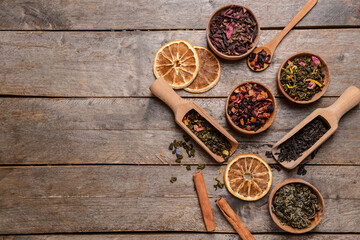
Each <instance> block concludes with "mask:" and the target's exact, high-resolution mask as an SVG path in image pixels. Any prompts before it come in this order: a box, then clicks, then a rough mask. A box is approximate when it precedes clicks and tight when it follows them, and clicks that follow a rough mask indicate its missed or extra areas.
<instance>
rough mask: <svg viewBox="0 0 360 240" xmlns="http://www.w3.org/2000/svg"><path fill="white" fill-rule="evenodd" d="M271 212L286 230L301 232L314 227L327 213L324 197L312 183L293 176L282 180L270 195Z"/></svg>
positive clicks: (273, 217)
mask: <svg viewBox="0 0 360 240" xmlns="http://www.w3.org/2000/svg"><path fill="white" fill-rule="evenodd" d="M269 212H270V215H271V218H272V219H273V220H274V222H275V223H276V224H277V225H278V226H279V227H280V228H281V229H283V230H284V231H287V232H290V233H295V234H300V233H306V232H308V231H311V230H312V229H314V228H315V227H316V226H317V225H318V224H319V223H320V220H321V218H322V217H323V216H324V213H325V204H324V199H323V197H322V196H321V194H320V192H319V191H318V190H317V189H316V188H315V187H314V186H313V185H311V184H310V183H308V182H306V181H304V180H302V179H298V178H291V179H287V180H284V181H282V182H280V183H279V184H278V185H276V186H275V187H274V189H273V190H272V191H271V193H270V195H269Z"/></svg>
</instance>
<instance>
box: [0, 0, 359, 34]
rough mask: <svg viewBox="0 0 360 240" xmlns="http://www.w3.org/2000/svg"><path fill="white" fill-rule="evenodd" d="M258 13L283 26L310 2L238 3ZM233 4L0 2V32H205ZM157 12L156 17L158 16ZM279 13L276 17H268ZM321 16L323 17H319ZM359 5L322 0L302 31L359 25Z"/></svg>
mask: <svg viewBox="0 0 360 240" xmlns="http://www.w3.org/2000/svg"><path fill="white" fill-rule="evenodd" d="M234 3H238V4H242V5H244V6H247V7H249V8H250V9H252V11H254V13H255V15H256V16H257V17H258V18H259V21H260V26H261V27H284V26H285V25H286V24H287V23H288V22H289V21H290V20H291V19H292V18H293V17H294V16H295V14H296V13H297V12H298V11H299V10H300V9H301V7H302V6H303V5H304V4H305V3H306V0H301V1H286V0H280V1H264V2H261V3H259V2H255V1H251V0H244V1H234ZM227 4H229V2H228V1H225V0H221V1H206V0H201V1H192V0H183V1H170V2H169V1H164V0H161V1H150V0H136V1H116V0H110V1H105V2H98V1H89V0H81V1H74V0H66V1H61V0H55V1H46V0H41V1H35V0H30V1H25V0H12V1H0V18H1V19H2V21H1V23H0V29H5V30H10V29H11V30H13V29H16V30H22V29H25V30H35V29H50V30H77V29H81V30H94V29H95V30H103V29H117V30H120V29H205V26H206V23H207V21H208V18H209V17H210V15H211V14H212V13H213V12H214V11H215V10H216V9H217V8H219V7H221V6H223V5H227ZM154 12H156V15H155V16H154ZM269 13H276V14H269ZM318 16H321V18H320V17H318ZM359 25H360V14H359V2H358V1H356V0H346V1H338V0H319V2H318V4H317V5H316V6H315V8H314V9H313V10H312V11H311V12H310V13H309V14H308V15H307V16H306V18H305V19H304V20H302V21H301V22H300V23H299V25H298V26H302V27H307V26H359Z"/></svg>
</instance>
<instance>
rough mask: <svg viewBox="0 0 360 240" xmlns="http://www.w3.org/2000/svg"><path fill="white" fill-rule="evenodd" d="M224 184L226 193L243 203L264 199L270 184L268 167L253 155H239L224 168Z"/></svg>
mask: <svg viewBox="0 0 360 240" xmlns="http://www.w3.org/2000/svg"><path fill="white" fill-rule="evenodd" d="M224 182H225V185H226V188H227V189H228V191H229V192H230V193H231V194H232V195H234V196H235V197H237V198H239V199H242V200H245V201H256V200H258V199H260V198H262V197H264V196H265V195H266V194H267V193H268V191H269V190H270V187H271V184H272V173H271V169H270V167H269V165H268V164H267V163H266V162H265V161H264V160H263V159H261V158H260V157H259V156H258V155H255V154H250V153H247V154H240V155H238V156H236V157H234V158H233V159H232V160H231V161H230V162H229V163H228V164H227V166H226V169H225V173H224Z"/></svg>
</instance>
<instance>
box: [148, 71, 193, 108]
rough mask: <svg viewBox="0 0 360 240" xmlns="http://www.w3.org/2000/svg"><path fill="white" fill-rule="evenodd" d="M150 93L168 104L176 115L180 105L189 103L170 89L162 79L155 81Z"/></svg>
mask: <svg viewBox="0 0 360 240" xmlns="http://www.w3.org/2000/svg"><path fill="white" fill-rule="evenodd" d="M150 91H151V92H152V93H153V94H154V95H155V96H156V97H158V98H160V99H161V100H162V101H163V102H164V103H166V104H167V105H168V106H169V107H170V108H171V109H172V110H173V112H174V113H176V112H177V110H178V108H179V106H180V105H182V104H184V103H186V102H187V101H186V100H184V99H182V98H181V97H180V96H179V95H177V94H176V92H175V91H174V90H173V89H172V88H171V87H170V85H169V84H168V83H167V82H166V81H165V79H163V78H162V77H160V78H158V79H156V80H155V82H154V83H153V84H151V86H150Z"/></svg>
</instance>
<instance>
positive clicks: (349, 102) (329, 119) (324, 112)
mask: <svg viewBox="0 0 360 240" xmlns="http://www.w3.org/2000/svg"><path fill="white" fill-rule="evenodd" d="M359 102H360V90H359V89H358V88H357V87H355V86H351V87H349V88H347V89H346V90H345V92H344V93H343V94H341V96H340V97H339V98H338V99H337V100H336V101H335V103H333V104H332V105H331V106H329V107H327V108H318V109H316V110H315V111H313V112H312V113H311V114H310V115H309V116H307V117H306V118H305V119H304V120H302V121H301V122H300V123H299V124H298V125H297V126H296V127H294V128H293V129H292V130H291V131H290V132H289V133H288V134H286V135H285V136H284V137H283V138H282V139H280V141H278V142H277V143H276V144H275V145H274V146H273V147H272V154H273V156H274V158H275V159H276V160H278V156H277V154H276V153H279V152H280V148H279V146H280V145H281V144H282V143H283V142H285V141H286V140H288V139H289V138H290V137H292V136H293V135H294V134H295V133H297V132H298V131H299V130H300V129H302V128H303V127H304V126H305V125H306V124H307V123H309V122H311V120H313V119H314V118H316V117H320V118H321V119H322V120H323V121H325V123H327V125H328V127H329V130H328V131H327V132H326V133H325V134H324V135H323V136H322V137H321V138H320V139H319V140H317V142H316V143H315V144H314V145H313V146H312V147H310V148H309V149H308V150H306V151H305V152H303V153H302V155H301V156H300V157H299V158H298V159H296V160H295V161H290V162H287V161H283V162H280V164H281V165H282V166H283V167H285V168H287V169H293V168H295V167H296V166H297V165H298V164H299V163H301V161H303V160H304V159H305V158H306V157H307V156H309V155H310V154H311V153H312V152H313V151H314V150H315V149H316V148H318V147H319V146H320V145H321V144H323V143H324V142H325V141H326V140H327V139H328V138H329V137H330V136H331V135H332V134H333V133H334V132H335V131H336V129H337V128H338V123H339V120H340V118H341V117H342V116H343V115H344V114H345V113H347V112H348V111H349V110H350V109H352V108H353V107H355V106H356V105H357V104H359Z"/></svg>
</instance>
